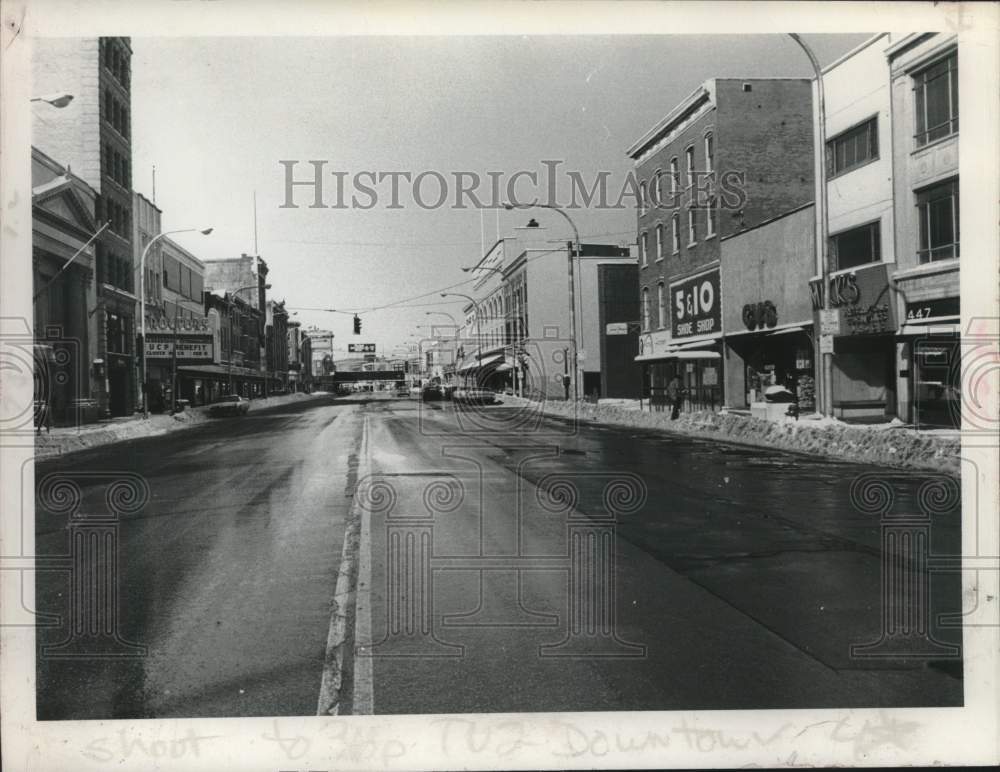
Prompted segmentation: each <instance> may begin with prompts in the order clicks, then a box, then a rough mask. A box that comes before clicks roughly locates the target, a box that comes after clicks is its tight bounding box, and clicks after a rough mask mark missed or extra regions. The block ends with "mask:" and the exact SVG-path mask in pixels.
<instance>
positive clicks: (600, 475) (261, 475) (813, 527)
mask: <svg viewBox="0 0 1000 772" xmlns="http://www.w3.org/2000/svg"><path fill="white" fill-rule="evenodd" d="M95 470H100V471H102V472H109V471H130V472H136V473H138V474H140V475H141V476H142V477H143V479H144V480H145V481H146V484H147V485H148V489H149V494H150V496H149V502H148V503H147V504H146V505H145V506H144V507H143V508H141V509H140V510H139V511H136V512H134V513H126V514H123V515H121V516H120V518H119V521H118V523H117V525H116V526H115V529H116V534H117V542H116V544H117V561H118V573H117V581H115V582H113V583H112V586H117V587H118V593H119V596H118V603H117V608H118V619H117V623H118V629H119V630H120V633H119V636H118V637H119V639H120V640H119V642H118V643H116V644H115V645H112V646H110V648H109V647H108V644H107V636H104V637H103V638H102V637H101V636H100V635H96V636H94V635H91V636H90V637H89V638H88V637H87V636H86V635H82V636H81V635H80V634H79V632H78V634H77V635H76V637H75V638H73V636H71V635H70V632H71V631H70V628H69V624H72V623H74V620H77V621H78V620H79V619H81V618H82V616H81V613H80V612H79V610H76V611H75V612H74V608H73V607H71V606H70V604H69V603H68V599H69V598H71V597H73V595H74V593H73V588H72V586H71V585H70V583H69V581H68V573H67V572H66V571H58V570H52V571H42V572H39V575H38V579H37V581H36V585H37V588H38V590H37V608H38V610H39V611H43V612H47V613H51V614H60V615H62V616H63V617H64V621H65V622H66V624H63V625H57V626H54V627H52V628H47V629H40V630H39V635H38V638H39V643H40V645H44V644H54V643H58V642H60V641H63V640H65V639H67V638H69V639H70V640H73V641H76V643H74V644H73V645H71V646H69V647H68V648H64V649H62V650H60V652H57V653H61V654H63V655H65V654H66V653H67V652H68V651H69V652H70V653H73V652H72V651H71V650H72V649H73V646H76V648H77V649H79V651H78V652H76V653H79V654H81V656H79V657H77V658H74V659H58V658H52V657H50V656H42V657H40V658H39V667H38V677H39V688H38V717H39V718H40V719H48V718H51V719H55V718H111V717H154V716H157V717H158V716H203V715H212V716H245V715H314V714H315V712H316V710H317V696H318V692H319V688H320V682H321V678H322V675H323V671H324V667H326V668H329V665H330V663H329V662H328V661H327V660H326V659H325V646H326V643H327V637H328V630H329V626H330V621H331V614H332V612H333V610H334V609H333V604H332V599H333V593H334V587H335V584H336V580H337V572H338V570H339V568H340V561H341V555H342V549H343V540H344V533H345V527H346V525H347V523H348V522H349V521H350V520H351V518H352V516H353V515H357V514H358V513H359V512H362V513H363V515H364V517H365V521H366V526H367V527H366V529H364V530H363V536H364V537H365V538H363V539H362V541H361V543H360V546H358V547H356V549H357V550H358V551H359V552H360V555H359V557H360V565H361V567H362V568H361V572H362V574H361V579H365V580H366V581H365V582H364V586H362V587H361V588H360V590H361V591H360V592H359V598H358V600H359V603H362V602H363V609H364V611H363V613H362V614H360V616H362V617H363V619H361V620H359V619H357V618H355V617H354V615H353V614H352V615H351V618H350V624H351V628H350V629H351V631H354V629H355V625H360V627H359V628H358V629H360V630H361V631H362V635H361V637H360V638H359V639H358V640H357V641H356V642H357V643H360V644H361V645H363V646H365V647H366V648H365V649H364V650H362V651H361V652H359V654H358V655H357V656H355V657H353V658H351V657H348V659H347V663H346V669H345V671H344V672H343V677H344V686H343V688H342V690H341V692H342V695H343V700H342V703H341V710H342V711H343V712H350V711H352V710H353V711H356V712H363V711H364V710H367V709H369V708H370V709H373V710H374V712H376V713H439V712H472V711H477V712H482V711H540V710H609V709H632V710H671V709H673V710H676V709H709V708H718V709H725V708H795V707H862V706H864V707H874V706H890V705H891V706H931V705H940V706H945V705H960V704H962V678H961V675H962V667H961V660H960V658H958V657H957V656H955V655H954V654H949V655H948V656H944V654H943V652H945V648H944V647H945V646H946V645H947V644H957V643H959V642H960V641H961V634H960V628H958V627H955V626H950V627H948V626H944V625H942V624H939V619H938V616H939V615H940V614H941V613H946V612H950V613H956V612H958V610H959V609H960V591H959V583H958V579H959V577H958V575H957V574H945V573H938V572H934V573H928V572H927V570H926V568H923V569H922V568H921V567H920V566H921V564H920V563H913V562H907V561H905V560H902V558H903V557H905V556H906V555H907V554H909V553H910V552H912V551H913V543H911V542H909V541H906V540H905V539H901V538H896V537H895V536H893V534H896V535H898V533H900V531H899V528H898V525H899V520H898V518H899V516H902V519H903V520H905V521H906V522H907V523H909V525H908V526H907V527H908V528H910V531H908V533H918V532H919V534H920V535H921V536H920V538H924V537H925V536H926V538H929V540H930V551H931V553H933V554H934V555H949V554H957V553H958V549H959V545H960V543H961V539H960V528H959V525H960V509H959V507H958V505H957V501H951V500H949V499H948V495H949V494H950V491H951V488H950V487H949V483H948V482H947V480H941V481H939V483H938V487H937V488H936V489H928V488H927V486H928V484H929V482H928V481H929V480H930V479H931V478H932V477H933V475H928V474H906V473H900V472H895V471H890V470H878V469H875V468H873V467H870V466H859V465H852V464H845V463H835V462H829V461H818V460H816V459H813V458H810V457H807V456H799V455H792V454H787V453H777V452H773V451H769V450H761V449H754V448H748V447H736V446H727V445H724V444H719V443H714V442H707V441H701V440H691V439H689V438H682V437H676V436H671V435H667V434H664V433H662V432H656V431H637V430H635V429H620V428H610V427H600V426H593V425H576V424H574V422H572V421H566V420H553V419H548V418H544V417H542V416H539V415H537V414H535V413H534V412H533V409H532V408H530V407H528V408H512V407H510V406H504V405H496V406H489V407H480V408H474V409H469V408H467V409H461V408H459V407H457V406H455V405H453V404H451V403H448V402H446V403H420V402H417V401H414V400H407V399H388V398H386V399H382V398H378V397H376V398H373V399H369V400H365V399H357V398H354V399H349V400H333V399H332V398H323V399H318V400H316V401H313V402H309V403H301V404H297V405H294V406H286V407H281V408H276V409H274V410H264V411H260V412H256V411H255V412H253V413H251V414H250V415H249V416H246V417H244V418H238V419H226V420H222V421H215V422H211V423H208V424H206V425H204V426H199V427H196V428H192V429H190V430H185V431H184V432H180V433H176V434H174V435H169V436H166V437H155V438H150V439H146V440H138V441H134V442H128V443H120V444H117V445H114V446H109V447H106V448H101V449H98V450H94V451H88V452H85V453H80V454H75V455H73V456H68V457H66V458H63V459H58V460H53V461H46V462H43V463H39V464H38V467H37V470H36V484H37V485H39V486H42V485H43V484H44V480H45V477H46V475H47V474H50V473H54V472H58V473H61V474H65V475H67V476H68V477H70V478H73V479H76V480H77V482H78V484H79V485H81V487H82V489H83V492H84V498H83V502H82V504H81V506H80V507H79V511H81V512H98V511H101V508H102V502H103V500H104V499H103V497H104V496H105V494H106V490H105V488H106V484H105V483H102V481H101V480H97V479H89V478H87V474H88V473H91V472H93V471H95ZM74 476H75V477H74ZM376 482H377V483H378V485H377V486H376V487H374V488H373V487H372V485H373V483H376ZM862 482H867V483H868V485H867V487H859V486H860V484H861V483H862ZM952 484H953V483H952ZM102 485H103V486H104V487H102ZM852 485H853V486H854V491H855V493H854V501H853V502H852ZM366 486H367V487H366ZM383 494H384V495H383ZM859 497H860V498H859ZM50 499H52V497H51V496H49V497H48V498H45V499H42V498H40V499H39V500H38V501H37V502H36V503H37V506H38V510H37V512H38V514H37V518H36V536H37V542H38V550H39V552H40V554H42V555H48V556H52V557H53V560H54V562H53V563H52V565H56V564H58V563H59V560H60V558H59V556H64V555H66V554H68V553H69V550H70V537H71V532H72V533H76V532H77V531H78V530H79V529H76V531H75V530H74V527H73V526H72V525H70V519H69V518H68V517H67V515H66V514H65V513H61V514H60V513H58V512H56V511H54V510H56V509H58V507H53V506H47V503H51V501H50ZM928 502H931V503H932V504H933V505H934V506H932V507H930V508H931V509H933V516H932V517H931V519H930V520H928V521H919V522H918V520H915V517H916V516H917V515H919V513H921V512H922V511H923V510H924V509H927V508H928V507H929V506H930V505H929V504H928ZM883 505H884V506H883ZM106 507H107V505H106V504H105V505H104V508H105V509H106ZM893 517H897V519H896V520H893V519H892V518H893ZM886 524H889V525H890V526H892V525H893V524H895V526H894V527H896V531H893V530H892V529H891V528H890V529H889V530H888V531H887V530H885V529H884V528H883V526H884V525H886ZM885 545H887V546H888V552H887V551H886V546H885ZM349 546H350V545H349ZM884 555H889V556H890V557H891V558H892V559H890V560H886V559H884ZM102 561H103V563H102ZM107 562H108V561H107V560H105V559H104V558H103V557H102V558H100V559H98V558H94V559H93V560H92V561H91V562H90V563H88V564H87V565H88V566H89V565H91V564H95V565H97V564H100V565H104V564H106V563H107ZM883 570H887V571H890V574H888V575H887V576H888V580H887V581H894V582H895V581H897V580H899V582H897V584H894V585H893V586H894V587H895V586H902V585H903V584H905V585H906V586H907V587H910V586H911V585H912V586H913V587H915V588H916V589H915V590H914V594H911V595H910V596H909V599H908V600H906V601H905V602H904V603H902V604H899V603H896V601H893V602H892V604H890V607H887V606H886V604H884V603H883V590H882V586H883ZM891 572H895V573H891ZM914 579H921V580H925V582H926V586H925V585H924V584H922V583H921V582H919V581H918V582H916V583H914V582H913V580H914ZM906 582H909V584H906ZM927 591H929V596H927V595H922V594H921V593H926V592H927ZM892 597H893V598H895V597H897V596H895V595H894V596H892ZM924 598H927V600H926V601H925V600H924ZM893 604H894V605H893ZM359 608H362V606H359ZM886 608H889V610H890V611H892V610H893V609H894V610H895V612H896V614H897V616H894V617H890V620H889V621H890V623H895V624H896V627H897V629H904V628H905V630H906V631H911V633H912V631H917V632H918V633H919V634H911V635H910V636H908V637H907V636H902V637H900V636H899V635H897V636H896V637H895V638H894V639H893V641H892V642H891V643H892V645H893V646H894V647H895V648H886V646H885V645H884V643H885V642H883V646H882V647H881V648H874V649H869V650H866V651H860V652H859V651H855V652H854V653H853V654H852V649H851V647H852V645H853V646H857V645H864V644H868V643H872V642H876V641H879V640H880V638H881V637H882V629H883V627H884V623H883V612H884V610H885V609H886ZM74 613H75V616H74ZM900 620H902V621H900ZM924 620H926V624H927V630H924V629H923V628H922V627H921V625H923V624H924ZM105 621H106V620H105ZM369 626H370V630H371V634H370V636H368V634H367V632H365V631H366V629H367V628H368V627H369ZM369 638H370V640H369ZM99 639H100V641H99ZM929 640H930V641H931V643H932V644H933V641H937V642H938V644H936V645H928V644H927V642H928V641H929ZM81 641H82V643H80V642H81ZM99 642H102V643H101V645H103V646H105V648H108V650H109V651H110V653H111V654H112V655H114V656H106V657H101V658H95V657H94V656H93V654H94V653H95V651H96V648H95V647H98V643H99ZM132 643H134V644H141V645H143V646H145V647H146V650H145V652H141V651H140V652H137V651H135V650H132V649H130V648H129V644H132ZM77 644H79V645H77ZM367 644H376V645H375V646H374V648H373V649H372V648H370V647H368V646H367ZM88 647H90V648H89V650H88ZM116 647H117V648H116ZM371 652H373V653H374V656H371V657H368V656H367V654H368V653H371ZM887 652H889V653H892V654H893V655H894V656H891V657H886V656H872V655H883V654H886V653H887ZM900 652H902V653H904V654H911V655H914V656H905V657H901V656H899V654H900ZM928 652H929V653H930V655H938V656H929V655H928ZM105 653H107V652H105ZM137 653H138V654H139V656H121V655H123V654H137Z"/></svg>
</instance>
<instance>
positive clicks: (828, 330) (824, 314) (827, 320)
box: [819, 308, 840, 336]
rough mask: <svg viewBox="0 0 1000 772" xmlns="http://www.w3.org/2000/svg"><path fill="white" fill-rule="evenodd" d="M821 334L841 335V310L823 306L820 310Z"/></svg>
mask: <svg viewBox="0 0 1000 772" xmlns="http://www.w3.org/2000/svg"><path fill="white" fill-rule="evenodd" d="M819 334H820V336H823V335H840V310H839V309H837V308H821V309H820V311H819Z"/></svg>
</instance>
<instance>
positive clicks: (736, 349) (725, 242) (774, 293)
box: [721, 204, 816, 414]
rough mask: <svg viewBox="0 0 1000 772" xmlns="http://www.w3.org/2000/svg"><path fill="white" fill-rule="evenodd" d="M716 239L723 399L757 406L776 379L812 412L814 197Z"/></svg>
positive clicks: (747, 406) (741, 406)
mask: <svg viewBox="0 0 1000 772" xmlns="http://www.w3.org/2000/svg"><path fill="white" fill-rule="evenodd" d="M721 246H722V249H721V254H722V265H721V271H722V291H723V295H724V298H725V303H724V304H723V309H722V312H723V326H724V328H725V331H726V346H725V370H726V388H725V392H726V406H727V407H729V408H731V409H734V410H751V412H753V411H760V409H761V405H762V404H763V403H764V402H765V399H764V394H765V391H766V390H767V389H768V388H769V387H772V386H781V387H784V388H786V389H787V390H788V391H790V392H791V393H792V394H793V395H794V396H795V398H796V399H797V400H798V403H799V409H800V411H802V412H812V411H814V410H815V409H816V379H815V373H816V368H815V362H816V357H815V354H814V352H813V329H814V324H813V306H812V302H811V300H810V297H809V287H808V283H809V279H810V278H811V277H812V276H813V274H814V273H815V270H816V224H815V212H814V209H813V206H812V204H808V205H806V206H802V207H799V208H798V209H793V210H791V211H788V212H784V213H781V214H779V215H778V216H776V217H774V218H772V219H770V220H768V221H766V222H764V223H762V224H761V225H758V226H757V227H755V228H749V229H747V230H742V231H740V232H738V233H735V234H733V235H732V236H728V237H726V238H723V239H722V245H721ZM755 405H756V406H757V407H754V406H755ZM764 413H765V414H767V411H766V409H765V410H764Z"/></svg>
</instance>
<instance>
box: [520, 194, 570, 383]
mask: <svg viewBox="0 0 1000 772" xmlns="http://www.w3.org/2000/svg"><path fill="white" fill-rule="evenodd" d="M532 207H538V208H540V209H551V210H552V211H553V212H558V213H559V214H561V215H562V216H563V219H565V220H566V222H568V223H569V227H571V228H572V229H573V241H574V243H575V245H576V256H577V259H579V258H580V257H581V255H582V250H581V248H580V231H578V230H577V228H576V223H574V222H573V220H572V219H571V218H570V216H569V215H568V214H566V212H565V211H564V210H563V209H562V207H560V206H557V205H556V204H541V203H532V204H512V203H509V202H504V205H503V208H504V209H506V210H507V211H508V212H509V211H511V210H512V209H531V208H532ZM568 252H569V333H570V337H571V338H572V339H573V355H572V356H573V363H572V367H571V368H570V370H571V372H572V375H571V376H570V377H571V378H572V379H573V400H574V401H575V400H576V399H577V398H578V397H577V395H578V391H579V389H578V387H577V369H576V368H577V345H576V283H575V281H574V279H573V250H572V249H570V250H568Z"/></svg>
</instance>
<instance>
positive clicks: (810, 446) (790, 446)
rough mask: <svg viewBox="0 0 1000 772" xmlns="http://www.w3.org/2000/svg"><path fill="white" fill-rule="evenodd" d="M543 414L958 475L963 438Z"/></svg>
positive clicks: (713, 418)
mask: <svg viewBox="0 0 1000 772" xmlns="http://www.w3.org/2000/svg"><path fill="white" fill-rule="evenodd" d="M502 400H503V401H504V402H505V403H506V404H509V405H514V406H528V405H529V404H534V405H538V404H539V403H530V402H529V401H528V400H527V399H522V398H519V397H511V396H509V395H507V396H504V397H502ZM541 409H542V411H543V413H544V414H545V415H547V416H552V417H555V418H563V419H566V418H574V417H575V418H576V419H577V420H580V421H584V422H588V423H599V424H609V425H617V426H631V427H638V428H645V429H660V430H662V431H665V432H670V433H673V434H683V435H687V436H692V437H700V438H712V439H718V440H721V441H723V442H732V443H737V444H742V445H755V446H760V447H765V448H773V449H775V450H783V451H790V452H793V453H809V454H812V455H817V456H823V457H826V458H832V459H839V460H842V461H851V462H854V463H861V464H877V465H880V466H890V467H896V468H901V469H927V470H933V471H937V472H946V473H949V474H958V473H959V467H960V463H961V462H960V460H959V456H960V454H961V449H962V442H961V436H960V434H959V432H957V431H950V432H922V431H916V430H914V429H910V428H906V427H905V425H904V424H902V423H900V422H898V421H897V422H893V423H888V424H874V425H853V424H846V423H844V422H842V421H838V420H837V419H835V418H812V417H810V416H802V417H801V418H800V419H799V420H798V421H795V420H794V419H786V420H782V421H765V420H763V419H760V418H753V417H751V416H749V415H745V414H738V413H715V412H709V411H705V412H696V413H681V415H680V417H679V418H678V419H677V420H676V421H671V420H670V413H669V411H665V412H649V411H642V412H639V411H637V410H635V409H634V408H632V407H631V406H630V405H629V406H610V405H608V406H606V405H596V406H595V405H593V404H591V403H587V402H579V403H577V404H575V405H574V404H573V403H571V402H562V401H546V402H545V403H543V404H542V405H541Z"/></svg>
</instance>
